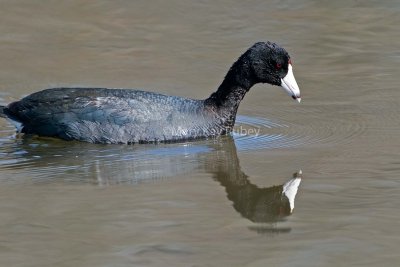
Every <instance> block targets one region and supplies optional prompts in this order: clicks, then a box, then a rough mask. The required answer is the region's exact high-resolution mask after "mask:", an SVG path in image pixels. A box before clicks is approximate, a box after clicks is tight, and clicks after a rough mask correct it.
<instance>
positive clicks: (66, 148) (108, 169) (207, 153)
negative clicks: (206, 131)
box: [0, 136, 301, 223]
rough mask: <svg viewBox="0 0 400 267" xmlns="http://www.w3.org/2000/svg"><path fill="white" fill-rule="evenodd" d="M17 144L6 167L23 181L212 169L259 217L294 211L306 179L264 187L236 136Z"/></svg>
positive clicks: (108, 180)
mask: <svg viewBox="0 0 400 267" xmlns="http://www.w3.org/2000/svg"><path fill="white" fill-rule="evenodd" d="M11 144H12V145H11V146H7V144H3V146H2V147H1V148H0V152H1V153H0V155H2V156H1V157H2V158H1V159H0V160H1V161H3V164H2V166H3V167H4V170H13V176H12V177H7V181H8V182H10V181H11V180H13V181H14V182H18V181H17V179H20V181H19V182H22V181H23V179H26V177H29V181H30V182H35V183H41V182H52V181H59V180H63V181H67V182H82V183H87V182H90V183H95V184H101V185H110V184H119V183H130V184H132V183H138V182H146V181H150V180H152V181H154V180H157V179H162V178H167V177H175V176H182V175H185V174H193V173H196V172H197V173H202V172H203V173H204V172H206V173H209V174H210V175H211V176H212V177H213V179H215V180H216V181H218V182H219V183H220V184H221V186H223V187H224V188H225V190H226V192H227V198H228V199H229V200H230V201H232V202H233V207H234V209H235V210H236V211H237V212H238V213H240V214H241V215H242V216H243V217H244V218H247V219H249V220H250V221H252V222H257V223H260V222H269V223H271V222H278V221H281V220H282V219H284V218H285V217H286V216H289V215H290V214H291V212H292V210H293V207H294V199H295V196H296V193H297V189H298V186H299V184H300V181H301V173H300V172H299V173H297V174H295V175H294V177H293V178H292V179H290V180H289V181H287V182H286V183H284V184H282V185H277V186H271V187H268V188H260V187H258V186H257V185H255V184H253V183H251V182H250V181H249V178H248V176H247V175H246V174H244V173H243V172H242V170H241V168H240V164H239V159H238V156H237V151H236V146H235V142H234V140H233V138H232V137H230V136H225V137H221V138H219V139H215V140H208V141H207V140H206V141H201V142H192V143H190V144H189V145H183V144H175V145H163V146H154V145H149V146H138V147H132V146H97V145H91V144H85V143H79V142H75V143H74V142H72V143H71V142H63V141H58V140H56V139H53V140H51V139H48V140H46V139H41V138H39V139H32V138H23V139H20V140H17V142H15V143H11ZM12 151H14V152H12ZM5 152H6V153H5ZM6 155H7V156H6ZM5 162H8V164H4V163H5ZM21 171H22V172H21ZM24 171H25V174H24ZM18 172H20V173H21V174H22V175H21V177H19V176H18V175H17V173H18ZM25 182H26V181H25ZM177 182H179V181H177Z"/></svg>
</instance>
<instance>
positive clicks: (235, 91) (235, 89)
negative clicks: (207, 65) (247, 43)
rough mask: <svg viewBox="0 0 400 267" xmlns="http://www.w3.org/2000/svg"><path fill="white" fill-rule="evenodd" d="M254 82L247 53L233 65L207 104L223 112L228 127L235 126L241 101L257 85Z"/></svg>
mask: <svg viewBox="0 0 400 267" xmlns="http://www.w3.org/2000/svg"><path fill="white" fill-rule="evenodd" d="M254 80H255V79H254V76H253V73H252V71H251V67H250V66H249V61H248V59H247V53H245V54H244V55H242V56H241V57H240V58H239V59H238V60H237V61H236V62H235V63H234V64H233V65H232V67H231V68H230V70H229V71H228V73H227V74H226V76H225V78H224V80H223V82H222V84H221V85H220V86H219V87H218V90H217V91H216V92H214V93H212V94H211V96H210V97H209V98H208V99H207V100H206V103H207V104H211V105H214V106H216V107H217V108H218V109H220V110H222V111H223V113H224V114H225V116H226V118H227V124H228V125H227V126H233V124H234V123H235V117H236V112H237V109H238V107H239V104H240V101H242V99H243V97H244V96H245V94H246V93H247V92H248V91H249V90H250V88H251V87H252V86H253V85H254V84H255V81H254Z"/></svg>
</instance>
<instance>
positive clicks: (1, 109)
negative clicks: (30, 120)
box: [0, 106, 7, 118]
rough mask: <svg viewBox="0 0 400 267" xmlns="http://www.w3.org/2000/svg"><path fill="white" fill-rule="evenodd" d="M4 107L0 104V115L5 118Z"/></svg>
mask: <svg viewBox="0 0 400 267" xmlns="http://www.w3.org/2000/svg"><path fill="white" fill-rule="evenodd" d="M4 108H5V106H0V117H2V118H7V115H6V114H4Z"/></svg>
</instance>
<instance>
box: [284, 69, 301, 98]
mask: <svg viewBox="0 0 400 267" xmlns="http://www.w3.org/2000/svg"><path fill="white" fill-rule="evenodd" d="M281 86H282V87H283V89H285V91H286V92H287V93H288V94H289V95H290V96H291V97H292V98H293V99H295V100H297V102H299V103H300V102H301V97H300V89H299V86H298V85H297V82H296V79H295V78H294V75H293V69H292V64H289V67H288V72H287V74H286V76H285V77H283V78H282V79H281Z"/></svg>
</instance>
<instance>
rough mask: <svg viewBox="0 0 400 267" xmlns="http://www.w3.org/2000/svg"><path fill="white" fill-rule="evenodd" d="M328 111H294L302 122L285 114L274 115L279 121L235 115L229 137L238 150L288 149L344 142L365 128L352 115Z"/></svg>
mask: <svg viewBox="0 0 400 267" xmlns="http://www.w3.org/2000/svg"><path fill="white" fill-rule="evenodd" d="M307 109H308V108H307ZM321 114H323V118H321ZM327 114H328V115H327ZM331 114H333V115H332V116H330V115H329V112H326V110H324V113H322V112H321V110H319V109H318V108H313V109H312V110H309V109H308V110H307V112H302V111H301V110H298V112H297V114H296V116H297V117H298V121H301V122H303V123H302V124H300V123H296V122H293V118H290V119H289V118H288V119H286V117H285V113H281V114H278V115H277V117H279V120H269V119H266V118H260V117H251V116H243V115H239V116H237V119H236V125H235V128H234V132H233V137H234V139H235V143H236V146H237V148H238V149H239V150H255V149H276V148H291V147H299V146H309V145H314V144H315V145H317V144H318V145H335V144H340V143H347V142H349V141H350V140H351V139H353V138H355V137H357V136H359V135H360V134H362V132H363V131H364V130H365V128H366V123H365V121H364V120H363V119H362V118H361V117H360V116H358V115H356V114H344V115H343V114H342V115H343V116H341V114H338V113H337V112H336V113H331Z"/></svg>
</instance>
